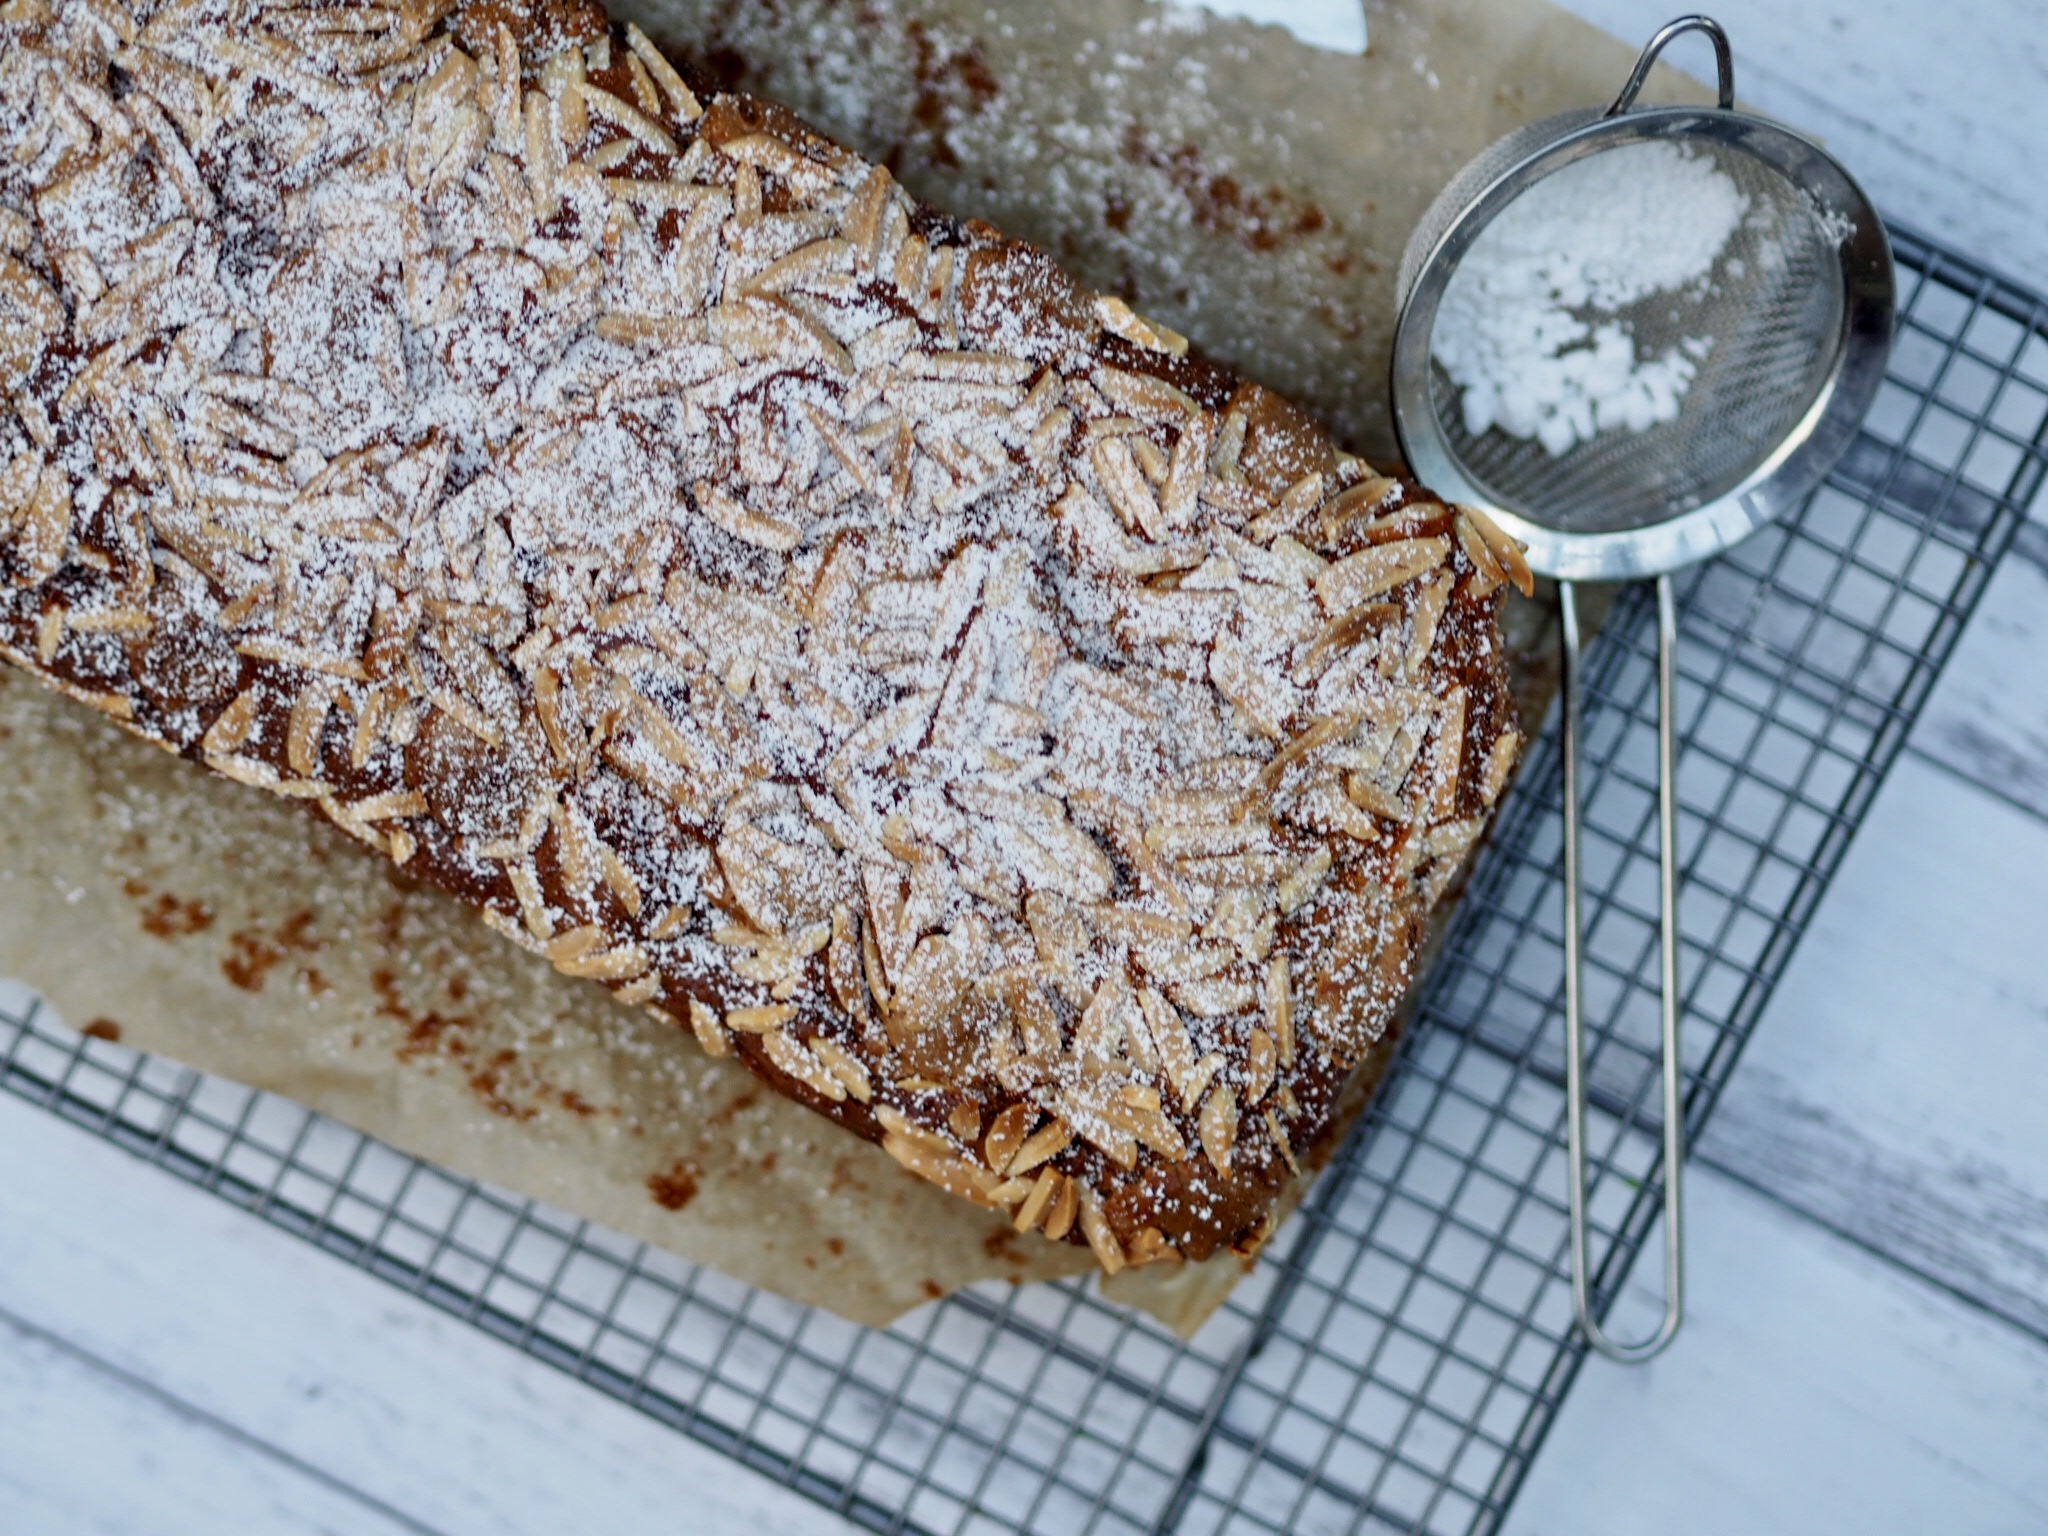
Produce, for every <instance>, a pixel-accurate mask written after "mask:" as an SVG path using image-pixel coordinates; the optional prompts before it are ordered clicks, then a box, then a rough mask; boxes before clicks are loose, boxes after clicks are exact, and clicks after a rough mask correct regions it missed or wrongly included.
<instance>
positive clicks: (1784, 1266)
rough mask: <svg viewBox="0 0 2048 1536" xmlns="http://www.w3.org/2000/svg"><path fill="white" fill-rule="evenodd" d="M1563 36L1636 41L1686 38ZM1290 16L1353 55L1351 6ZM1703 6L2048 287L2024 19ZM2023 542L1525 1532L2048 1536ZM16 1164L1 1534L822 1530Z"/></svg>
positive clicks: (218, 1216) (169, 1190) (603, 1412)
mask: <svg viewBox="0 0 2048 1536" xmlns="http://www.w3.org/2000/svg"><path fill="white" fill-rule="evenodd" d="M1567 3H1568V4H1570V6H1571V8H1573V9H1575V10H1577V11H1579V12H1580V13H1581V14H1582V15H1585V16H1587V17H1588V18H1589V19H1591V20H1594V21H1596V22H1598V23H1600V24H1602V25H1604V26H1607V27H1609V28H1610V29H1611V30H1614V31H1616V32H1618V33H1619V34H1621V35H1623V36H1624V37H1627V38H1630V39H1631V40H1633V39H1637V38H1640V37H1646V36H1647V35H1648V34H1649V32H1651V31H1652V30H1654V29H1655V27H1656V26H1657V25H1658V24H1659V23H1660V22H1662V21H1663V20H1666V19H1668V15H1669V14H1670V13H1672V12H1674V11H1675V10H1678V9H1683V7H1680V6H1677V5H1675V4H1674V3H1673V0H1567ZM1296 9H1297V11H1298V14H1299V21H1298V25H1299V26H1300V28H1301V30H1303V31H1304V32H1305V33H1310V34H1316V33H1321V34H1323V35H1326V36H1327V35H1332V34H1333V32H1336V31H1341V29H1342V28H1343V27H1344V26H1347V25H1348V22H1347V21H1345V20H1344V19H1342V18H1340V17H1338V16H1337V14H1336V13H1337V12H1339V11H1343V10H1346V9H1348V8H1347V7H1345V6H1344V5H1342V3H1341V0H1300V3H1299V5H1298V6H1297V8H1296ZM1712 9H1713V10H1714V11H1715V13H1716V14H1717V15H1719V16H1720V17H1721V19H1722V20H1723V21H1724V22H1725V23H1726V24H1727V25H1728V27H1729V29H1730V31H1731V33H1732V34H1733V36H1734V39H1735V44H1736V50H1737V67H1738V73H1739V79H1740V83H1741V88H1742V90H1743V93H1744V95H1745V96H1746V97H1747V98H1748V99H1749V100H1750V101H1752V102H1753V103H1755V104H1757V105H1758V106H1760V107H1761V108H1763V109H1764V110H1767V111H1770V112H1772V113H1774V114H1775V115H1778V116H1780V117H1782V118H1784V119H1785V120H1787V121H1789V122H1792V123H1793V124H1795V125H1798V126H1801V127H1805V128H1808V129H1810V130H1812V131H1815V132H1817V133H1819V134H1821V135H1822V136H1824V137H1825V138H1826V139H1827V140H1828V141H1829V142H1830V144H1831V145H1832V146H1833V148H1834V149H1835V150H1836V151H1837V153H1839V154H1841V155H1842V156H1843V157H1844V158H1845V159H1846V160H1847V161H1848V162H1849V163H1850V165H1851V166H1852V168H1853V169H1854V170H1855V171H1856V173H1857V174H1858V176H1859V177H1860V178H1861V179H1863V180H1864V181H1865V183H1866V184H1867V185H1868V187H1869V188H1870V190H1871V191H1872V193H1873V195H1874V196H1875V197H1876V198H1877V200H1878V202H1879V203H1880V205H1881V206H1883V207H1884V208H1886V209H1887V210H1889V211H1891V212H1894V213H1896V214H1900V215H1903V216H1905V217H1907V218H1910V219H1911V220H1913V221H1914V222H1915V223H1917V224H1918V225H1919V226H1921V227H1922V228H1924V229H1927V230H1929V231H1930V232H1933V233H1937V234H1939V235H1940V236H1941V237H1942V238H1943V239H1945V240H1947V241H1948V242H1950V243H1952V244H1954V245H1955V246H1957V247H1959V248H1960V249H1962V250H1964V251H1966V252H1969V253H1972V254H1975V255H1977V256H1979V257H1980V258H1981V259H1984V260H1986V261H1988V262H1989V263H1991V264H1992V265H1994V266H1997V267H2000V268H2003V269H2005V270H2007V271H2009V272H2011V273H2012V274H2013V275H2015V276H2017V277H2020V278H2022V279H2024V280H2027V281H2030V282H2033V283H2034V284H2036V285H2048V190H2044V188H2043V186H2042V183H2041V181H2040V178H2039V176H2038V173H2037V171H2036V169H2035V164H2034V162H2035V161H2036V159H2037V157H2038V156H2039V154H2040V153H2041V151H2042V149H2043V148H2044V147H2048V18H2044V16H2043V13H2042V11H2041V8H2040V6H2039V3H2038V0H1947V3H1944V4H1942V5H1940V6H1935V5H1932V4H1925V3H1922V0H1825V3H1817V4H1806V5H1785V4H1780V3H1778V0H1716V4H1715V5H1714V6H1713V7H1712ZM1676 62H1679V63H1681V64H1694V65H1697V63H1698V62H1699V61H1698V60H1696V59H1692V58H1691V57H1690V56H1689V54H1688V55H1681V56H1680V57H1679V58H1678V59H1677V60H1676ZM2036 516H2037V519H2040V520H2041V521H2040V522H2038V523H2037V524H2036V525H2035V526H2033V527H2031V528H2030V529H2029V530H2028V531H2027V532H2026V533H2024V534H2023V535H2022V539H2021V541H2020V544H2019V546H2018V547H2017V548H2016V550H2015V552H2014V554H2015V557H2014V558H2012V559H2009V560H2008V561H2007V562H2006V564H2005V566H2004V568H2003V569H2002V570H2001V572H2000V574H1999V576H1998V578H1997V580H1996V581H1995V582H1994V584H1993V586H1992V589H1991V591H1990V592H1989V594H1988V595H1987V597H1986V600H1985V604H1984V607H1983V609H1982V610H1981V611H1980V613H1979V615H1978V617H1977V618H1976V620H1975V621H1974V622H1973V624H1972V627H1971V629H1970V631H1969V632H1968V633H1967V634H1966V635H1965V637H1964V642H1963V645H1962V648H1961V651H1960V653H1959V655H1958V657H1957V661H1956V663H1955V665H1954V666H1953V667H1952V668H1951V672H1950V675H1949V676H1948V677H1947V678H1946V679H1945V680H1944V682H1943V684H1942V687H1941V689H1940V691H1939V692H1938V694H1937V696H1936V698H1935V700H1934V701H1933V703H1932V704H1931V706H1930V708H1929V710H1928V713H1927V716H1926V717H1925V719H1924V721H1923V722H1922V725H1921V726H1920V728H1919V730H1918V731H1917V733H1916V735H1915V738H1914V742H1913V746H1912V748H1911V751H1910V754H1909V757H1908V759H1907V760H1906V761H1905V762H1904V763H1902V765H1901V766H1900V768H1899V769H1898V770H1897V772H1896V773H1895V774H1894V776H1893V778H1892V780H1891V781H1890V782H1889V783H1888V785H1887V786H1886V789H1885V791H1884V792H1883V794H1882V796H1881V797H1880V799H1879V802H1878V804H1877V805H1876V807H1875V808H1874V809H1873V812H1872V814H1871V817H1870V820H1869V822H1868V823H1867V824H1866V826H1865V828H1864V830H1863V832H1862V833H1861V835H1860V836H1859V838H1858V840H1857V842H1856V844H1855V846H1854V848H1853V849H1852V851H1851V854H1850V857H1849V859H1848V862H1847V864H1846V865H1845V867H1844V869H1843V870H1842V873H1841V875H1840V876H1839V878H1838V879H1837V881H1836V882H1835V885H1834V888H1833V889H1832V891H1831V892H1830V894H1829V897H1828V899H1827V901H1826V902H1825V903H1824V904H1823V906H1822V908H1821V911H1820V913H1819V915H1818V917H1817V919H1816V922H1815V924H1814V927H1813V929H1812V931H1811V933H1810V934H1809V936H1808V938H1807V940H1806V942H1805V944H1804V945H1803V946H1802V948H1801V950H1800V952H1799V954H1798V956H1797V958H1796V960H1795V962H1794V965H1793V969H1792V972H1791V974H1790V975H1789V976H1788V977H1787V979H1786V981H1785V983H1784V985H1783V986H1782V987H1781V988H1780V990H1779V992H1778V995H1777V997H1776V999H1775V1000H1774V1003H1773V1005H1772V1008H1771V1010H1770V1012H1769V1015H1768V1016H1767V1018H1766V1020H1765V1021H1764V1023H1763V1025H1762V1027H1761V1029H1760V1031H1759V1034H1758V1037H1757V1040H1756V1042H1755V1044H1754V1045H1753V1046H1752V1047H1751V1049H1750V1051H1749V1053H1748V1054H1747V1056H1746V1058H1745V1060H1744V1061H1743V1063H1742V1066H1741V1067H1740V1069H1739V1070H1738V1073H1737V1075H1736V1078H1735V1080H1734V1082H1733V1084H1732V1085H1731V1087H1730V1090H1729V1092H1728V1095H1727V1097H1726V1098H1725V1100H1724V1102H1723V1105H1722V1107H1721V1109H1720V1112H1719V1116H1718V1118H1717V1120H1716V1122H1715V1124H1714V1126H1713V1128H1712V1130H1711V1131H1710V1133H1709V1134H1708V1136H1707V1138H1706V1140H1705V1144H1704V1145H1703V1146H1702V1147H1701V1148H1700V1149H1699V1155H1698V1158H1697V1160H1696V1162H1695V1165H1694V1168H1695V1171H1694V1174H1693V1178H1692V1186H1691V1187H1692V1191H1693V1198H1694V1214H1693V1228H1692V1238H1691V1248H1692V1254H1693V1263H1694V1270H1693V1279H1694V1302H1693V1308H1692V1315H1691V1319H1690V1321H1689V1323H1688V1325H1687V1331H1686V1333H1685V1335H1684V1337H1683V1338H1682V1339H1681V1341H1680V1342H1679V1344H1678V1345H1677V1346H1676V1347H1675V1348H1674V1349H1673V1350H1672V1351H1671V1352H1670V1353H1669V1354H1668V1355H1666V1356H1665V1357H1663V1358H1662V1359H1660V1360H1658V1361H1657V1362H1655V1363H1654V1364H1652V1365H1651V1366H1649V1367H1647V1368H1642V1369H1638V1370H1633V1371H1630V1370H1623V1369H1621V1368H1617V1367H1611V1366H1607V1365H1605V1364H1604V1363H1599V1362H1595V1363H1593V1364H1591V1365H1589V1366H1588V1367H1587V1368H1586V1370H1585V1371H1584V1373H1583V1374H1582V1376H1581V1378H1580V1380H1579V1382H1578V1383H1577V1385H1576V1387H1575V1388H1574V1390H1573V1392H1572V1394H1571V1396H1570V1398H1569V1399H1568V1400H1567V1403H1566V1406H1565V1409H1564V1411H1563V1413H1562V1415H1561V1417H1560V1420H1559V1422H1558V1424H1557V1426H1556V1428H1555V1430H1554V1431H1553V1434H1552V1436H1551V1439H1550V1441H1549V1442H1548V1443H1547V1444H1546V1446H1545V1448H1544V1450H1543V1452H1542V1453H1541V1455H1540V1456H1539V1457H1538V1460H1537V1463H1536V1467H1535V1470H1534V1472H1533V1474H1532V1476H1531V1478H1530V1481H1529V1483H1528V1485H1527V1487H1526V1489H1525V1491H1524V1494H1523V1496H1522V1498H1521V1500H1520V1501H1519V1503H1518V1505H1517V1507H1516V1510H1515V1514H1514V1518H1513V1520H1512V1522H1511V1528H1512V1529H1513V1530H1514V1531H1516V1532H1518V1533H1520V1536H1600V1533H1605V1532H1614V1533H1616V1536H1623V1533H1637V1532H1642V1531H1646V1530H1657V1531H1661V1532H1666V1533H1684V1532H1694V1531H1697V1532H1701V1533H1708V1532H1713V1533H1722V1532H1728V1531H1744V1532H1749V1531H1755V1532H1794V1531H1799V1532H1804V1531H1821V1532H1833V1531H1844V1530H1854V1531H1857V1532H1859V1533H1873V1536H1875V1533H1887V1532H1899V1533H1902V1536H1904V1533H1912V1536H1920V1533H1923V1532H1934V1531H1939V1532H1944V1533H1946V1532H1966V1533H1973V1536H2008V1533H2009V1536H2021V1533H2038V1532H2042V1531H2048V1116H2044V1115H2043V1114H2042V1112H2041V1106H2042V1104H2043V1103H2044V1085H2048V957H2044V954H2043V949H2044V942H2043V941H2044V938H2048V507H2042V508H2037V510H2036ZM0 1168H6V1169H8V1170H10V1171H11V1176H10V1177H8V1178H5V1179H0V1532H5V1533H6V1536H15V1533H17V1532H19V1533H23V1536H44V1533H56V1536H69V1533H71V1532H106V1533H110V1536H127V1533H131V1532H134V1533H141V1532H149V1533H152V1536H154V1533H159V1532H172V1533H182V1532H187V1531H191V1532H208V1533H211V1532H220V1531H245V1530H246V1531H264V1532H270V1531H276V1532H282V1533H287V1536H296V1533H300V1532H308V1533H310V1532H316V1531H317V1532H325V1531H336V1532H340V1531H346V1532H368V1533H374V1536H384V1533H386V1532H423V1531H431V1532H449V1533H455V1532H471V1531H474V1532H479V1533H484V1532H489V1533H493V1536H497V1533H505V1536H515V1533H523V1532H529V1531H531V1532H541V1531H546V1532H560V1531H563V1530H609V1531H613V1532H619V1533H631V1532H640V1531H679V1530H688V1531H692V1532H705V1533H712V1536H716V1533H723V1532H735V1533H737V1532H754V1531H804V1532H830V1531H833V1530H841V1529H846V1527H844V1526H843V1524H842V1523H841V1522H839V1521H837V1520H835V1519H833V1518H832V1517H830V1516H828V1515H826V1514H824V1513H823V1512H822V1511H820V1510H819V1509H817V1508H816V1506H813V1505H810V1504H808V1503H807V1502H804V1501H802V1500H800V1499H798V1498H797V1497H796V1496H794V1495H791V1494H788V1493H786V1492H784V1491H782V1490H780V1489H778V1488H776V1487H774V1486H773V1485H772V1484H770V1483H768V1482H767V1481H766V1480H765V1479H762V1478H760V1477H758V1476H756V1475H754V1474H752V1473H750V1472H747V1471H745V1470H744V1469H741V1468H739V1467H736V1466H734V1465H733V1464H731V1463H729V1462H727V1461H725V1460H723V1459H722V1458H720V1457H718V1456H716V1455H715V1454H714V1453H711V1452H709V1451H706V1450H703V1449H701V1448H699V1447H697V1446H695V1445H694V1444H693V1443H691V1442H689V1441H687V1440H685V1439H683V1438H682V1437H680V1436H677V1435H675V1434H673V1433H670V1432H669V1431H667V1430H665V1429H662V1428H660V1427H659V1426H657V1425H655V1424H653V1423H651V1422H650V1421H648V1420H645V1419H643V1418H641V1417H640V1416H638V1415H636V1414H634V1413H632V1412H631V1411H629V1410H626V1409H624V1408H621V1407H619V1406H618V1405H616V1404H614V1403H612V1402H610V1401H609V1400H607V1399H604V1398H602V1397H600V1396H598V1395H597V1394H595V1393H593V1392H590V1391H588V1390H586V1389H584V1388H582V1387H581V1386H579V1385H577V1384H576V1383H574V1382H572V1381H569V1380H568V1379H566V1378H564V1377H561V1376H559V1375H558V1374H556V1373H555V1372H553V1371H551V1370H549V1369H548V1368H546V1367H543V1366H541V1365H539V1364H537V1363H535V1362H533V1361H530V1360H527V1359H525V1358H524V1357H522V1356H519V1355H517V1354H515V1353H513V1352H512V1351H511V1350H509V1349H507V1348H506V1347H504V1346H502V1345H499V1344H497V1343H495V1342H493V1341H491V1340H489V1339H487V1338H485V1337H483V1336H482V1335H480V1334H478V1333H476V1332H474V1331H472V1330H470V1329H468V1328H467V1327H465V1326H464V1325H462V1324H460V1323H457V1322H454V1321H452V1320H449V1319H447V1318H445V1317H442V1316H441V1315H439V1314H437V1313H434V1312H431V1311H430V1310H428V1309H427V1308H425V1307H424V1306H421V1305H418V1304H416V1303H413V1302H412V1301H410V1300H409V1299H408V1298H406V1297H404V1296H402V1295H401V1294H399V1293H397V1292H395V1291H393V1290H391V1289H390V1288H389V1287H387V1286H385V1285H383V1284H382V1283H381V1282H378V1281H375V1280H372V1279H370V1278H368V1277H366V1276H363V1275H361V1274H358V1273H356V1272H354V1271H352V1270H349V1269H347V1268H346V1267H344V1266H342V1265H340V1264H337V1263H335V1262H333V1261H332V1260H330V1259H328V1258H326V1257H325V1256H323V1255H321V1254H319V1253H317V1252H315V1251H313V1250H312V1249H310V1248H307V1247H305V1246H304V1245H302V1244H300V1243H299V1242H298V1241H297V1240H295V1239H293V1238H290V1237H287V1236H285V1235H284V1234H282V1233H280V1232H277V1231H275V1230H273V1229H270V1228H268V1227H265V1226H264V1225H262V1224H261V1223H259V1222H256V1221H254V1220H252V1219H250V1218H248V1217H246V1216H243V1215H241V1214H239V1213H237V1212H235V1211H233V1210H232V1209H230V1208H228V1207H227V1206H225V1205H223V1204H221V1203H220V1202H218V1201H215V1200H213V1199H212V1198H211V1197H209V1196H206V1195H203V1194H201V1193H199V1192H197V1191H194V1190H192V1189H189V1188H187V1187H185V1186H183V1185H181V1184H178V1183H177V1182H176V1181H174V1180H172V1179H170V1178H167V1177H165V1176H164V1175H161V1174H159V1173H156V1172H154V1171H153V1170H150V1169H148V1168H146V1167H144V1166H142V1165H140V1164H138V1163H136V1162H134V1161H133V1160H131V1159H129V1158H128V1157H127V1156H126V1155H125V1154H123V1153H120V1152H118V1151H116V1150H115V1149H113V1148H111V1147H109V1146H107V1145H106V1144H104V1143H101V1142H98V1141H96V1140H94V1139H93V1138H91V1137H90V1136H88V1135H86V1134H84V1133H82V1132H80V1131H77V1130H75V1129H73V1128H71V1127H68V1126H65V1125H62V1124H60V1123H58V1122H57V1121H55V1120H52V1119H50V1118H48V1117H46V1116H43V1115H41V1114H40V1113H38V1112H35V1111H32V1110H29V1109H27V1108H26V1107H24V1106H22V1105H20V1104H19V1103H17V1102H15V1101H12V1100H8V1099H0ZM1652 1252H1654V1250H1652ZM1653 1270H1654V1265H1653V1264H1652V1265H1646V1266H1645V1270H1644V1275H1645V1277H1647V1278H1651V1279H1653V1278H1654V1274H1653ZM1637 1299H1638V1300H1639V1301H1640V1302H1641V1304H1642V1305H1643V1306H1645V1307H1647V1306H1648V1305H1649V1301H1648V1297H1647V1294H1643V1295H1641V1296H1639V1297H1638V1298H1637Z"/></svg>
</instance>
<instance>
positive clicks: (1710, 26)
mask: <svg viewBox="0 0 2048 1536" xmlns="http://www.w3.org/2000/svg"><path fill="white" fill-rule="evenodd" d="M1688 32H1704V33H1705V34H1706V35H1707V38H1708V40H1709V41H1710V42H1712V43H1713V45H1714V70H1715V72H1716V73H1717V74H1718V75H1719V76H1720V77H1721V110H1722V111H1724V112H1725V111H1727V110H1728V109H1729V108H1731V107H1733V106H1734V105H1735V55H1734V53H1733V52H1732V51H1731V50H1730V49H1729V47H1728V34H1727V33H1726V32H1723V31H1722V30H1721V23H1719V22H1718V21H1716V20H1714V18H1713V17H1711V16H1681V17H1679V18H1678V20H1676V21H1671V22H1666V23H1665V24H1664V25H1663V26H1662V27H1660V28H1658V30H1657V35H1656V36H1655V37H1653V38H1651V39H1650V41H1649V42H1648V43H1647V44H1645V45H1644V47H1643V51H1642V54H1641V56H1640V57H1638V58H1637V60H1636V67H1635V69H1634V70H1632V71H1631V72H1630V74H1629V77H1628V84H1626V85H1624V86H1623V87H1622V88H1621V94H1620V95H1619V96H1617V97H1615V98H1614V105H1613V106H1611V107H1609V108H1608V109H1607V111H1606V112H1605V113H1604V114H1603V115H1604V116H1607V117H1619V116H1620V115H1621V114H1622V113H1624V112H1626V111H1627V110H1628V109H1629V108H1630V107H1632V106H1634V105H1635V102H1636V96H1637V95H1638V94H1639V93H1640V92H1641V91H1642V88H1643V82H1644V81H1645V80H1647V79H1649V78H1650V66H1651V65H1652V64H1654V63H1656V62H1657V55H1658V54H1660V53H1662V52H1663V51H1664V49H1665V48H1666V46H1668V45H1669V44H1670V43H1671V42H1672V41H1673V40H1675V39H1677V38H1681V37H1683V36H1685V34H1686V33H1688Z"/></svg>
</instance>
